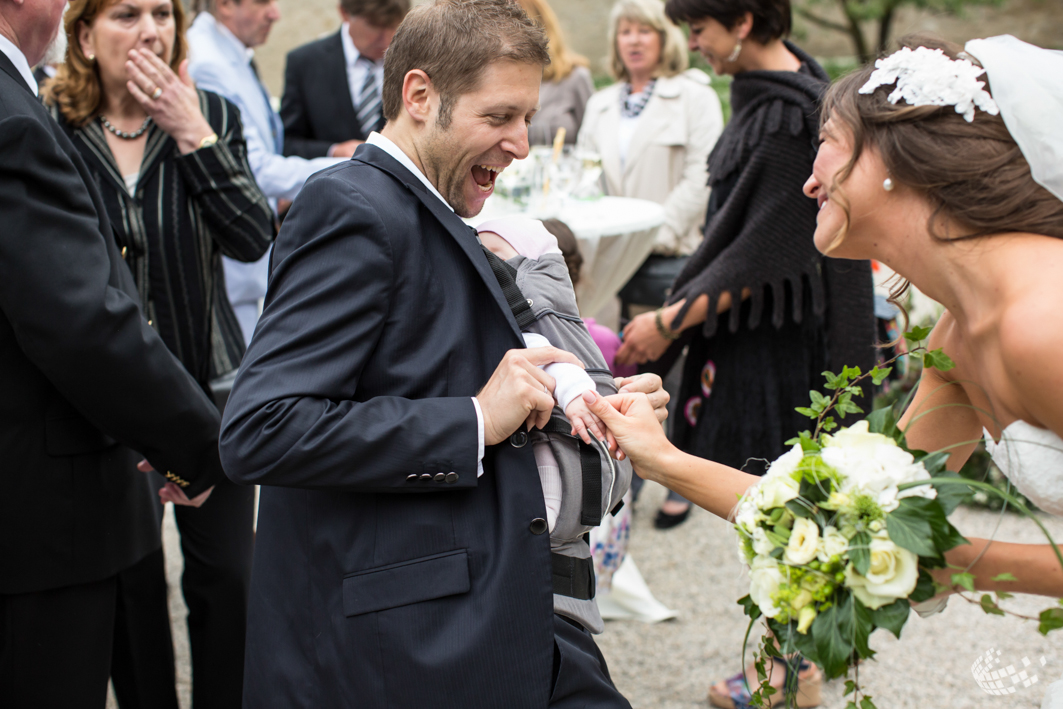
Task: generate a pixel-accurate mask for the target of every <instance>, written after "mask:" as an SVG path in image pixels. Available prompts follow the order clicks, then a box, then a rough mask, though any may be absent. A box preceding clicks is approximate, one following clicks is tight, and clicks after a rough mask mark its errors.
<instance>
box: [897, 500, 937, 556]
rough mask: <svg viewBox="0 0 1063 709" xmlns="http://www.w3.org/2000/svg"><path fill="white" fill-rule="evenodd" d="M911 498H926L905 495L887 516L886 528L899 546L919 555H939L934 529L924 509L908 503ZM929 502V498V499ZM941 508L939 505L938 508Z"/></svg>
mask: <svg viewBox="0 0 1063 709" xmlns="http://www.w3.org/2000/svg"><path fill="white" fill-rule="evenodd" d="M910 500H926V498H925V497H905V498H903V499H902V500H901V501H900V503H899V504H898V506H897V509H895V510H894V511H893V512H891V513H890V514H889V515H887V516H886V529H887V531H888V532H889V535H890V539H891V540H893V543H894V544H896V545H897V546H901V547H904V548H905V549H907V550H908V551H910V552H912V553H914V554H916V555H918V556H934V557H936V556H939V554H938V550H937V549H936V548H935V547H934V542H933V536H934V529H933V527H932V526H931V523H930V520H928V519H926V518H925V517H924V516H923V513H922V510H921V509H920V508H918V507H916V506H914V505H910V504H906V503H908V502H909V501H910ZM928 502H929V500H928ZM940 509H941V508H940V507H938V510H940Z"/></svg>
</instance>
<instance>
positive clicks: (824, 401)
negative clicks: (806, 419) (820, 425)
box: [808, 389, 830, 413]
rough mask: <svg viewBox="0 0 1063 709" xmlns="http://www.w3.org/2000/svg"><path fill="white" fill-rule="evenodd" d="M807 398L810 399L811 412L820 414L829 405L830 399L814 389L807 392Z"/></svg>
mask: <svg viewBox="0 0 1063 709" xmlns="http://www.w3.org/2000/svg"><path fill="white" fill-rule="evenodd" d="M808 395H809V397H810V398H811V399H812V410H813V411H816V412H818V413H822V412H823V410H824V409H826V408H827V406H828V405H830V399H828V398H827V397H826V396H824V395H823V394H821V393H819V392H818V391H816V390H815V389H813V390H812V391H810V392H808Z"/></svg>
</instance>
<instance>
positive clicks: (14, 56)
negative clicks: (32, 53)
mask: <svg viewBox="0 0 1063 709" xmlns="http://www.w3.org/2000/svg"><path fill="white" fill-rule="evenodd" d="M0 52H3V53H4V54H6V55H7V58H8V59H10V60H11V63H12V64H14V65H15V68H16V69H18V73H19V74H22V78H23V79H25V80H26V84H27V85H28V86H29V87H30V91H32V92H33V95H34V96H36V95H37V80H36V79H34V78H33V70H32V69H30V63H29V62H28V61H27V60H26V55H25V54H23V53H22V50H21V49H19V48H18V47H16V46H15V43H14V42H12V41H11V40H10V39H8V38H7V37H5V36H4V35H2V34H0Z"/></svg>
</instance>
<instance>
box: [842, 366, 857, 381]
mask: <svg viewBox="0 0 1063 709" xmlns="http://www.w3.org/2000/svg"><path fill="white" fill-rule="evenodd" d="M861 374H862V372H861V371H860V368H859V367H842V376H843V377H845V378H847V379H848V380H849V381H852V380H853V379H856V378H857V377H859V376H860V375H861ZM847 383H848V382H847Z"/></svg>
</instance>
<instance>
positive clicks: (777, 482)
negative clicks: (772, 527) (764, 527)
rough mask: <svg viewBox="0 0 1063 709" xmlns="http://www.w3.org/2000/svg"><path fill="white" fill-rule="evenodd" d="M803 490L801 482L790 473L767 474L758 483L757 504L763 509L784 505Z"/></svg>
mask: <svg viewBox="0 0 1063 709" xmlns="http://www.w3.org/2000/svg"><path fill="white" fill-rule="evenodd" d="M800 492H801V483H799V482H797V481H796V480H794V479H793V478H791V477H790V476H789V475H776V476H774V477H770V478H769V477H767V476H765V477H764V479H763V480H761V481H760V482H759V483H758V484H757V506H758V507H760V509H762V510H770V509H771V508H773V507H783V506H784V505H786V503H787V502H789V501H790V500H792V499H794V498H795V497H797V496H798V494H799V493H800Z"/></svg>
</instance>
